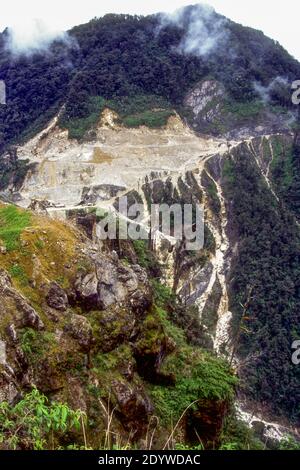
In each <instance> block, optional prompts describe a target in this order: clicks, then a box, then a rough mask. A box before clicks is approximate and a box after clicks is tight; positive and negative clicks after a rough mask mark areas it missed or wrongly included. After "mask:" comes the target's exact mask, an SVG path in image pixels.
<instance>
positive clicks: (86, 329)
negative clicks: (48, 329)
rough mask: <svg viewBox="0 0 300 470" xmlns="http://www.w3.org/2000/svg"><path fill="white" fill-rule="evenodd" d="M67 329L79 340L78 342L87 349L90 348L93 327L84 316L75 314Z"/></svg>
mask: <svg viewBox="0 0 300 470" xmlns="http://www.w3.org/2000/svg"><path fill="white" fill-rule="evenodd" d="M66 331H67V332H69V333H70V334H71V336H72V337H73V338H75V339H76V340H78V343H79V344H80V346H82V348H83V349H84V350H85V351H89V350H90V348H91V344H92V337H93V334H92V327H91V325H90V323H89V321H88V320H87V319H86V318H85V317H84V316H82V315H76V314H73V315H72V317H71V320H70V322H69V323H68V325H67V326H66Z"/></svg>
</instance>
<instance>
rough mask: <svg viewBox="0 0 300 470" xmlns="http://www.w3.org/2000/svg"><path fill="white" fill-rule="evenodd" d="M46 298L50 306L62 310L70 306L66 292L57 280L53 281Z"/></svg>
mask: <svg viewBox="0 0 300 470" xmlns="http://www.w3.org/2000/svg"><path fill="white" fill-rule="evenodd" d="M46 300H47V304H48V305H49V307H51V308H54V309H55V310H60V311H62V312H64V311H66V310H67V308H68V306H69V301H68V296H67V294H66V292H65V291H64V290H63V289H62V287H60V285H59V284H57V283H56V282H51V284H50V287H49V290H48V293H47V295H46Z"/></svg>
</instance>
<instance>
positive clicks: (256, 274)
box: [223, 138, 300, 420]
mask: <svg viewBox="0 0 300 470" xmlns="http://www.w3.org/2000/svg"><path fill="white" fill-rule="evenodd" d="M276 140H277V145H278V146H279V145H280V144H279V143H280V139H277V138H274V142H275V143H276ZM281 143H282V142H281ZM283 148H284V145H282V147H280V146H279V149H281V151H283V150H282V149H283ZM290 151H291V155H292V157H293V159H294V158H295V154H294V152H295V149H294V148H291V150H290ZM248 152H249V150H248V148H247V145H246V144H243V148H239V151H238V152H237V151H234V150H233V152H232V154H233V157H232V158H230V159H228V160H227V161H226V162H225V165H224V174H223V178H224V186H225V196H226V200H227V201H228V210H229V214H230V217H229V230H230V231H232V233H233V234H234V236H235V237H236V239H237V240H238V242H239V250H238V254H237V255H236V256H235V257H234V260H233V266H232V270H231V275H230V290H231V295H230V297H231V307H230V308H231V309H232V311H233V312H235V315H234V329H235V333H234V337H239V335H240V338H239V341H238V347H237V350H238V352H239V355H240V359H241V364H242V370H243V372H242V376H243V377H244V387H245V389H246V390H247V392H248V393H249V392H250V394H251V395H252V397H253V398H254V399H258V400H259V401H260V402H261V403H262V404H267V403H269V404H271V406H272V408H273V409H274V411H276V413H279V412H280V411H279V410H283V411H284V412H286V413H287V415H289V416H290V418H291V419H295V420H299V417H300V408H299V402H300V390H299V381H300V369H299V367H295V366H294V365H293V364H292V361H291V344H292V342H293V341H294V340H296V339H299V337H300V329H299V325H300V282H299V279H300V249H299V248H300V239H299V229H298V226H297V224H296V222H295V218H294V217H293V216H292V214H291V212H290V209H289V207H288V206H285V205H283V203H282V202H278V201H276V199H275V197H274V196H273V195H272V193H271V192H270V190H269V188H268V187H267V185H266V183H265V181H264V180H263V179H262V178H261V176H260V171H259V169H258V168H257V166H256V165H255V163H253V159H251V158H249V153H248ZM294 178H295V179H297V178H298V181H299V173H298V176H297V173H295V174H294V176H293V178H292V180H293V179H294ZM292 180H291V186H292ZM287 191H288V189H287ZM298 201H299V193H298ZM298 203H299V202H298ZM243 305H248V308H247V311H246V313H245V312H244V309H243V307H242V306H243ZM246 358H247V360H245V359H246ZM243 361H244V362H243Z"/></svg>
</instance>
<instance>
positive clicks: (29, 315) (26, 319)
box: [0, 269, 44, 330]
mask: <svg viewBox="0 0 300 470" xmlns="http://www.w3.org/2000/svg"><path fill="white" fill-rule="evenodd" d="M0 295H1V305H0V316H4V315H5V314H6V313H7V312H9V314H10V315H11V316H12V319H13V321H14V322H15V323H16V325H17V326H19V327H30V328H34V329H36V330H42V329H43V328H44V323H43V322H42V320H41V318H40V317H39V315H38V313H37V312H36V311H35V310H34V308H33V307H31V305H29V303H28V302H27V300H26V299H25V297H23V296H22V295H21V294H20V293H19V292H18V291H17V290H16V289H15V288H14V287H13V286H12V280H11V278H10V276H9V275H8V274H7V272H6V271H4V270H3V269H0Z"/></svg>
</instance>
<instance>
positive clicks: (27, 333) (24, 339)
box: [20, 328, 55, 361]
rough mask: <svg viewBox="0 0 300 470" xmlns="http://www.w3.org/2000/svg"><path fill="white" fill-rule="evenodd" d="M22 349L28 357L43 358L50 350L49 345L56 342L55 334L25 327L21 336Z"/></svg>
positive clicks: (33, 358)
mask: <svg viewBox="0 0 300 470" xmlns="http://www.w3.org/2000/svg"><path fill="white" fill-rule="evenodd" d="M20 343H21V349H22V351H23V352H24V354H26V356H27V357H28V359H30V360H32V361H34V360H37V359H41V358H42V357H43V356H44V355H45V353H47V352H48V351H49V346H53V345H54V344H55V340H54V335H53V334H52V333H49V332H40V331H36V330H33V329H32V328H23V329H22V331H21V337H20Z"/></svg>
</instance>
